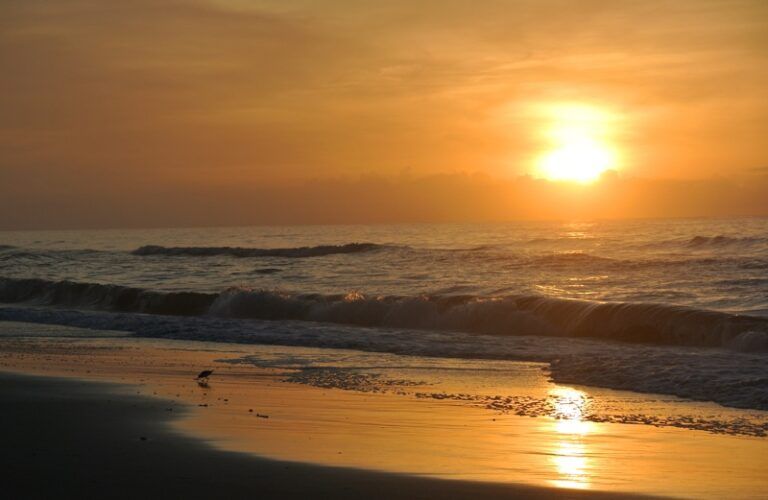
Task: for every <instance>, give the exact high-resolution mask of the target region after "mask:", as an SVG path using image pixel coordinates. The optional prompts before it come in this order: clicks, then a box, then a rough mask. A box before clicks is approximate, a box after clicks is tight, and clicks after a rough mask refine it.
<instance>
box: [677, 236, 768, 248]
mask: <svg viewBox="0 0 768 500" xmlns="http://www.w3.org/2000/svg"><path fill="white" fill-rule="evenodd" d="M761 243H768V238H757V237H749V236H744V237H732V236H722V235H720V236H694V237H693V238H691V239H690V240H688V242H687V243H686V246H688V247H691V248H710V247H714V248H720V247H733V246H750V245H755V244H761Z"/></svg>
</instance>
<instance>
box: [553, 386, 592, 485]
mask: <svg viewBox="0 0 768 500" xmlns="http://www.w3.org/2000/svg"><path fill="white" fill-rule="evenodd" d="M550 397H551V400H552V404H553V406H554V415H553V416H554V417H555V418H556V419H557V420H556V421H555V423H554V429H555V432H556V433H557V436H558V437H559V439H558V440H557V441H556V442H555V443H554V447H553V449H552V458H551V462H552V465H554V468H555V471H556V472H557V476H558V477H557V478H556V479H554V480H552V481H551V483H552V484H553V485H554V486H557V487H559V488H578V489H587V488H589V486H590V469H591V466H592V464H591V463H590V458H589V454H588V450H587V445H586V443H585V439H584V438H585V436H586V435H587V434H589V433H590V432H591V431H592V428H593V426H594V424H593V423H592V422H589V421H586V420H584V415H585V413H586V410H587V406H588V404H589V397H588V396H587V394H585V393H584V392H582V391H579V390H576V389H571V388H569V387H558V388H555V389H553V390H552V391H550Z"/></svg>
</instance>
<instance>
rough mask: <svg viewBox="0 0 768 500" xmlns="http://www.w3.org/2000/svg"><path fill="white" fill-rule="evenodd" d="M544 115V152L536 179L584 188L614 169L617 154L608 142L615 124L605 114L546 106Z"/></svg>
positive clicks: (580, 107) (589, 109) (590, 108)
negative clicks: (538, 176) (612, 125)
mask: <svg viewBox="0 0 768 500" xmlns="http://www.w3.org/2000/svg"><path fill="white" fill-rule="evenodd" d="M544 112H545V123H546V125H545V126H544V129H543V134H544V138H545V140H546V143H547V145H548V149H547V150H546V151H545V152H544V153H543V154H542V155H541V156H540V157H539V158H538V162H537V169H538V173H539V175H541V176H542V177H544V178H546V179H548V180H552V181H574V182H579V183H585V184H586V183H590V182H593V181H595V180H597V179H598V178H599V177H600V175H601V174H602V173H603V172H605V171H606V170H610V169H615V168H616V166H617V154H616V150H615V148H614V147H613V146H612V144H611V141H610V135H611V132H612V130H611V124H612V122H614V121H615V120H614V119H613V117H612V116H611V115H610V114H609V113H608V112H606V111H604V110H602V109H600V108H598V107H596V106H592V105H585V104H557V105H549V106H546V107H545V108H544Z"/></svg>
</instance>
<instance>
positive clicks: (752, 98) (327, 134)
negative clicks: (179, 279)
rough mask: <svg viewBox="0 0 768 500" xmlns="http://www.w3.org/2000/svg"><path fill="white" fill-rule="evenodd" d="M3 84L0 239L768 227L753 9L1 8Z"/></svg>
mask: <svg viewBox="0 0 768 500" xmlns="http://www.w3.org/2000/svg"><path fill="white" fill-rule="evenodd" d="M0 74H1V75H2V78H0V229H26V228H79V227H149V226H168V225H182V226H190V225H191V226H196V225H197V226H199V225H238V224H270V223H274V224H298V223H368V222H370V223H379V222H411V221H471V220H510V219H550V218H555V219H557V218H560V219H562V218H569V217H584V218H621V217H664V216H669V217H681V216H684V217H688V216H724V215H768V141H766V140H765V137H768V97H767V96H768V94H767V91H766V90H765V89H768V2H766V1H765V0H749V1H739V0H732V1H720V0H717V1H715V0H675V1H650V0H646V1H630V0H623V1H622V0H612V1H598V0H581V1H579V2H573V1H560V0H515V1H512V0H507V1H494V0H485V1H482V2H478V1H476V0H473V1H451V0H441V1H431V0H420V1H412V0H409V1H401V0H391V1H388V2H379V1H365V0H356V1H343V0H327V1H320V0H314V1H313V0H303V1H301V0H297V1H287V0H276V1H275V0H262V1H258V0H250V1H246V0H152V1H149V0H134V1H130V2H105V1H103V0H68V1H66V2H62V1H60V0H3V2H0ZM597 167H599V168H597ZM590 168H591V169H593V170H594V169H595V168H597V170H595V171H594V172H592V170H589V169H590ZM593 174H594V175H593Z"/></svg>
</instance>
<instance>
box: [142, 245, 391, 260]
mask: <svg viewBox="0 0 768 500" xmlns="http://www.w3.org/2000/svg"><path fill="white" fill-rule="evenodd" d="M381 248H385V246H384V245H378V244H376V243H347V244H344V245H319V246H314V247H295V248H245V247H164V246H160V245H146V246H143V247H140V248H137V249H136V250H134V251H132V252H131V253H132V254H133V255H141V256H147V255H167V256H186V257H213V256H218V255H228V256H231V257H289V258H306V257H321V256H324V255H334V254H346V253H361V252H370V251H372V250H378V249H381Z"/></svg>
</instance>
